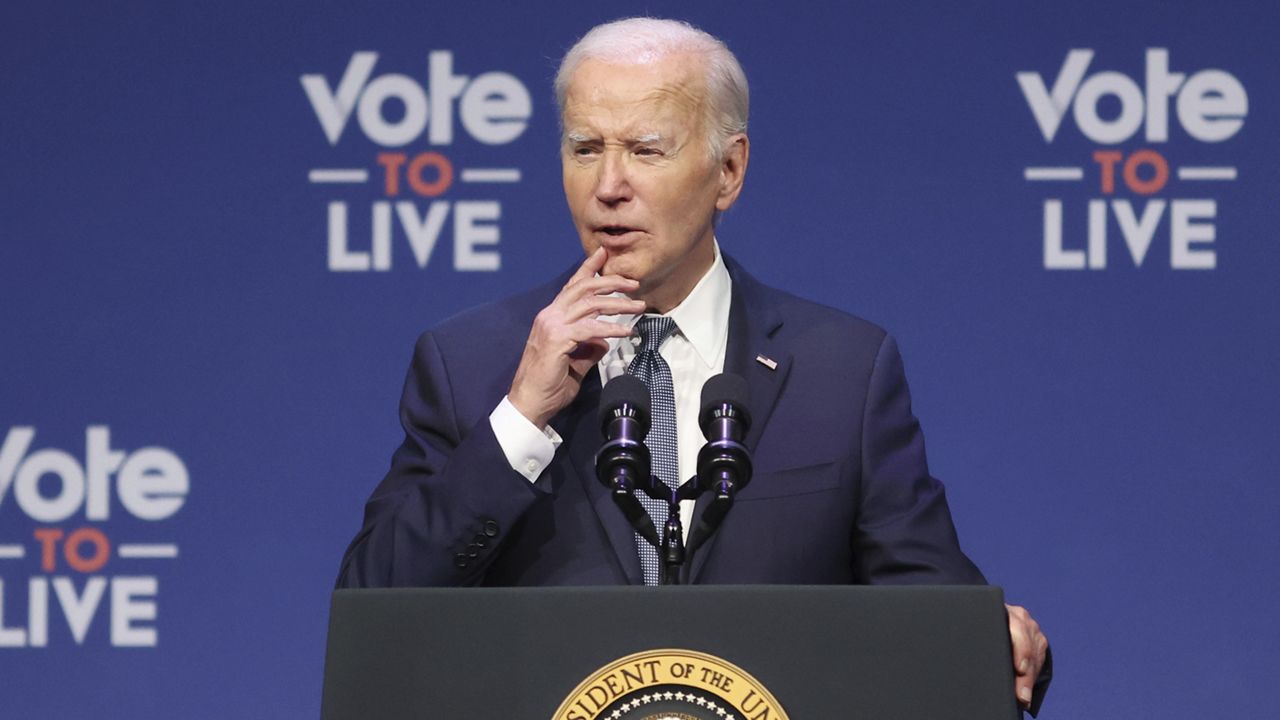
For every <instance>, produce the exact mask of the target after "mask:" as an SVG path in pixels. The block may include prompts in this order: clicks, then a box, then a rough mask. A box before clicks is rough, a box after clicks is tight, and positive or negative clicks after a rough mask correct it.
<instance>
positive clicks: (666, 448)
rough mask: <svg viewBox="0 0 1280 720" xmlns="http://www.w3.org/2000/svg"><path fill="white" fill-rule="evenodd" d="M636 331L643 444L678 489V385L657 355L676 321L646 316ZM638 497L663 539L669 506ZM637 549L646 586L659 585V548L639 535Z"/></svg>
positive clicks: (633, 371) (634, 365)
mask: <svg viewBox="0 0 1280 720" xmlns="http://www.w3.org/2000/svg"><path fill="white" fill-rule="evenodd" d="M636 331H637V332H638V333H639V334H640V348H639V349H638V350H637V351H636V356H635V357H634V358H632V360H631V364H630V365H628V366H627V374H628V375H634V376H636V377H638V378H640V379H641V380H643V381H644V383H645V385H648V386H649V415H650V422H649V435H648V436H647V437H646V438H645V440H644V444H645V445H647V446H648V447H649V455H650V462H651V465H652V470H653V474H654V475H657V476H658V479H659V480H661V481H662V482H664V483H666V485H667V487H670V488H675V487H679V485H680V459H679V457H680V456H679V455H678V454H677V450H676V392H675V385H674V383H673V382H672V379H671V366H670V365H667V361H666V360H663V359H662V356H661V355H659V354H658V349H659V348H661V347H662V343H663V341H665V340H666V339H667V338H668V337H669V336H670V335H671V333H673V332H675V331H676V322H675V321H674V320H672V319H671V318H669V317H662V316H660V315H659V316H655V315H647V316H645V317H642V318H640V322H638V323H636ZM636 495H637V496H639V498H640V503H641V504H642V505H643V506H644V509H645V510H647V511H648V512H649V517H651V518H653V524H654V526H655V527H657V529H658V535H659V536H661V535H662V528H663V526H664V525H666V522H667V503H665V502H663V501H660V500H654V499H652V498H650V497H649V496H648V495H645V494H644V493H641V492H637V493H636ZM636 548H637V549H638V550H639V551H640V569H641V570H643V571H644V584H645V585H657V584H658V575H659V573H660V571H661V567H662V564H661V561H660V560H659V558H658V550H657V548H655V547H653V546H652V545H650V544H649V541H647V540H645V539H644V538H642V537H640V535H639V534H637V535H636Z"/></svg>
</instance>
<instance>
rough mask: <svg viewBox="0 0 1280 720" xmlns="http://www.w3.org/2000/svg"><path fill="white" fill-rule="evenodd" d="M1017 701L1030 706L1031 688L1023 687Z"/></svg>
mask: <svg viewBox="0 0 1280 720" xmlns="http://www.w3.org/2000/svg"><path fill="white" fill-rule="evenodd" d="M1005 697H1008V695H1006V696H1005ZM1018 699H1019V700H1021V701H1022V702H1024V703H1027V704H1028V705H1030V704H1031V688H1029V687H1024V688H1022V689H1021V690H1019V691H1018Z"/></svg>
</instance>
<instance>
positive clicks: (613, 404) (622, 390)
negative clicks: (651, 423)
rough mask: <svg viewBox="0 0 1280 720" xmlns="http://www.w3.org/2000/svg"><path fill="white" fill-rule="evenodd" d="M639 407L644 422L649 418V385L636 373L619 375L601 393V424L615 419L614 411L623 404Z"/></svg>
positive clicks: (646, 422)
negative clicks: (635, 374)
mask: <svg viewBox="0 0 1280 720" xmlns="http://www.w3.org/2000/svg"><path fill="white" fill-rule="evenodd" d="M624 403H625V404H627V405H631V406H632V407H635V408H639V409H640V411H641V413H642V417H643V420H642V421H641V422H642V423H644V424H646V425H647V424H648V419H649V386H648V385H645V384H644V381H643V380H641V379H640V378H638V377H636V376H634V375H619V376H618V377H616V378H614V379H612V380H610V381H609V382H608V383H606V384H605V386H604V391H603V392H601V394H600V425H601V426H604V425H606V424H608V422H609V421H610V420H611V419H613V413H614V411H615V410H617V409H618V407H619V406H621V405H623V404H624Z"/></svg>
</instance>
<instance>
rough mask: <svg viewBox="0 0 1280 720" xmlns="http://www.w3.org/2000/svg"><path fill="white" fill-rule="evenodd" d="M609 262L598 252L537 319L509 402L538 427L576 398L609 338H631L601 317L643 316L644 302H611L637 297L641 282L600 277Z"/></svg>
mask: <svg viewBox="0 0 1280 720" xmlns="http://www.w3.org/2000/svg"><path fill="white" fill-rule="evenodd" d="M606 258H607V255H606V253H605V249H604V248H597V249H596V251H595V252H593V253H592V254H591V256H590V257H588V258H587V259H586V260H585V261H584V262H583V263H582V265H581V266H580V267H579V268H578V270H577V272H575V273H574V274H573V277H571V278H569V282H568V283H566V284H565V286H564V288H562V289H561V290H560V294H559V295H557V296H556V299H555V300H552V301H551V304H550V305H548V306H546V307H545V308H543V309H542V311H541V312H539V313H538V316H537V317H535V318H534V320H533V328H532V329H531V330H530V331H529V340H528V341H527V342H526V343H525V345H524V354H523V355H522V356H521V357H520V367H518V368H517V369H516V376H515V379H513V380H512V381H511V390H510V391H509V392H508V393H507V399H508V400H510V401H511V404H512V405H513V406H515V408H516V409H517V410H519V411H520V413H521V414H522V415H524V416H525V417H526V418H528V419H529V421H530V422H532V423H533V424H534V425H536V426H537V427H539V428H544V427H546V426H547V422H548V421H549V420H551V417H552V416H553V415H555V414H556V413H557V412H559V411H560V410H561V409H562V408H564V407H565V406H566V405H568V404H569V403H570V402H572V401H573V399H574V398H575V397H577V395H578V390H579V388H581V387H582V379H583V378H584V377H585V376H586V374H587V373H588V372H590V370H591V366H593V365H595V364H596V363H597V362H599V361H600V358H602V357H604V355H605V353H607V352H608V351H609V343H608V338H624V337H628V336H630V335H631V328H630V327H627V326H626V325H619V324H617V323H610V322H605V321H603V320H600V319H599V316H601V315H623V314H633V315H638V314H640V313H643V312H644V309H645V304H644V302H643V301H641V300H632V299H631V298H626V297H609V296H610V295H611V294H613V293H617V292H621V293H628V292H635V290H636V288H638V287H639V286H640V283H638V282H636V281H635V280H631V279H628V278H624V277H622V276H621V275H601V276H600V277H596V273H598V272H600V270H601V269H602V268H603V267H604V263H605V259H606Z"/></svg>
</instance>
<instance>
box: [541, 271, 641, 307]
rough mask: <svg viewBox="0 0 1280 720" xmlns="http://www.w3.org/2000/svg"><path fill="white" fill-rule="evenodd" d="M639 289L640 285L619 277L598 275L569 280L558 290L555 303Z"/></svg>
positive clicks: (565, 302) (625, 292)
mask: <svg viewBox="0 0 1280 720" xmlns="http://www.w3.org/2000/svg"><path fill="white" fill-rule="evenodd" d="M639 287H640V283H639V282H638V281H636V280H632V279H631V278H626V277H623V276H621V275H600V276H592V277H589V278H580V279H577V280H571V281H570V282H569V284H567V285H565V286H564V288H562V289H561V290H560V294H559V295H557V296H556V302H559V303H562V304H567V303H571V302H574V301H576V300H578V299H580V298H583V297H586V296H588V295H612V294H613V293H623V294H627V293H632V292H635V291H636V290H637V289H638V288H639Z"/></svg>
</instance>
